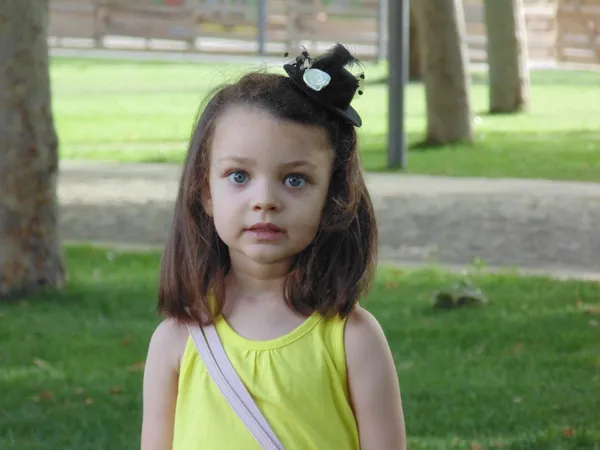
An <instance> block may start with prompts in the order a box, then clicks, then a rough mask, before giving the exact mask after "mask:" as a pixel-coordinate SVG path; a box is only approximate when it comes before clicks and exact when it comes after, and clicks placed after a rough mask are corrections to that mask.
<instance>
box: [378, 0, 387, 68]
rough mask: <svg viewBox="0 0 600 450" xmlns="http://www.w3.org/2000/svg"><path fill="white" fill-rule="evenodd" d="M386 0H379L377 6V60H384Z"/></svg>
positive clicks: (385, 52) (385, 47)
mask: <svg viewBox="0 0 600 450" xmlns="http://www.w3.org/2000/svg"><path fill="white" fill-rule="evenodd" d="M387 25H388V0H379V3H378V8H377V62H381V61H385V58H386V56H387V40H388V36H387V34H388V27H387Z"/></svg>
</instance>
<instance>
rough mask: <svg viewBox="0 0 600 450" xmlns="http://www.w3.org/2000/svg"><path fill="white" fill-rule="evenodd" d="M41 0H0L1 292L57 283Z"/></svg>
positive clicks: (60, 273) (54, 144)
mask: <svg viewBox="0 0 600 450" xmlns="http://www.w3.org/2000/svg"><path fill="white" fill-rule="evenodd" d="M47 21H48V2H47V1H42V0H0V299H7V298H14V297H17V296H20V295H26V294H28V293H31V292H34V291H36V290H37V289H39V288H40V287H42V286H61V285H62V284H63V282H64V278H65V269H64V263H63V259H62V253H61V247H60V242H59V237H58V230H57V228H58V220H57V216H58V204H57V203H58V202H57V194H56V187H57V176H58V139H57V136H56V131H55V128H54V121H53V116H52V107H51V100H50V80H49V68H48V44H47V40H46V39H47V28H48V23H47Z"/></svg>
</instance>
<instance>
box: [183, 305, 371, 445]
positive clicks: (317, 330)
mask: <svg viewBox="0 0 600 450" xmlns="http://www.w3.org/2000/svg"><path fill="white" fill-rule="evenodd" d="M345 323H346V321H345V320H343V319H340V318H339V317H336V318H333V319H330V320H325V319H324V318H322V317H321V316H320V315H318V314H316V313H315V314H313V315H312V316H310V317H309V318H308V319H307V320H305V321H304V322H303V323H302V324H301V325H300V326H299V327H298V328H296V329H295V330H293V331H292V332H290V333H288V334H287V335H284V336H281V337H279V338H276V339H273V340H269V341H251V340H248V339H245V338H243V337H242V336H240V335H239V334H237V333H236V332H235V331H234V330H233V329H232V328H231V327H230V326H229V324H228V323H227V321H226V320H225V319H223V318H222V317H221V318H219V319H218V320H217V321H216V322H215V327H216V329H217V332H218V333H219V337H220V339H221V342H222V343H223V346H224V348H225V351H226V353H227V356H228V357H229V359H230V361H231V364H232V365H233V367H234V369H235V370H236V372H237V373H238V375H239V377H240V379H241V381H242V382H243V383H244V385H245V386H246V388H247V389H248V391H249V392H250V394H251V396H252V397H253V399H254V401H255V402H256V404H257V406H258V408H259V409H260V410H261V412H262V413H263V415H264V416H265V418H266V419H267V421H268V422H269V424H270V425H271V428H272V429H273V431H274V432H275V434H276V435H277V437H278V438H279V440H280V441H281V443H282V445H283V446H284V447H285V449H286V450H294V449H297V450H313V449H314V450H316V449H319V450H321V449H324V450H334V449H335V450H346V449H347V450H352V449H359V448H360V444H359V438H358V428H357V425H356V421H355V418H354V414H353V412H352V409H351V407H350V400H349V393H348V383H347V375H346V357H345V351H344V326H345ZM221 449H223V450H229V449H241V450H253V449H257V450H260V447H259V445H258V443H257V442H256V441H255V440H254V438H253V437H252V435H251V434H250V432H249V431H248V430H247V429H246V427H245V425H244V423H243V422H242V421H241V420H240V419H239V418H238V416H237V415H236V414H235V412H234V411H233V409H232V408H231V406H230V405H229V403H227V400H225V397H223V395H222V394H221V391H219V388H218V387H217V385H216V384H215V383H214V381H213V380H212V378H211V377H210V375H209V373H208V371H207V370H206V367H205V366H204V363H203V361H202V359H201V358H200V355H199V354H198V352H197V350H196V348H195V346H194V343H193V341H192V339H191V338H188V341H187V344H186V347H185V350H184V354H183V359H182V363H181V370H180V374H179V390H178V395H177V405H176V411H175V429H174V438H173V450H221Z"/></svg>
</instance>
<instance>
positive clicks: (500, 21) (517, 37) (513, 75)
mask: <svg viewBox="0 0 600 450" xmlns="http://www.w3.org/2000/svg"><path fill="white" fill-rule="evenodd" d="M484 3H485V23H486V28H487V58H488V64H489V77H490V112H492V113H512V112H518V111H522V110H524V109H526V108H527V103H528V100H529V69H528V67H527V60H528V57H527V30H526V26H525V12H524V9H523V1H522V0H485V2H484Z"/></svg>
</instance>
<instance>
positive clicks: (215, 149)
mask: <svg viewBox="0 0 600 450" xmlns="http://www.w3.org/2000/svg"><path fill="white" fill-rule="evenodd" d="M332 164H333V150H332V149H331V147H330V145H329V143H328V140H327V136H326V133H325V131H324V130H322V129H321V128H319V127H311V126H307V125H302V124H298V123H293V122H284V121H282V120H279V119H277V118H275V117H274V116H272V115H270V114H269V113H267V112H265V111H263V110H261V109H258V108H252V107H249V106H234V107H231V108H229V109H228V110H227V111H226V112H225V113H224V114H223V115H222V116H221V117H220V118H219V120H218V121H217V123H216V126H215V131H214V135H213V141H212V147H211V161H210V177H209V184H210V189H209V196H208V195H207V198H205V199H204V207H205V209H206V211H207V212H208V214H210V215H211V216H212V217H213V219H214V223H215V227H216V230H217V232H218V233H219V236H220V237H221V239H222V240H223V241H224V242H225V244H227V246H228V247H229V253H230V258H231V263H232V268H233V269H236V267H238V268H241V267H243V266H253V265H254V266H255V265H259V266H279V267H281V268H284V267H289V264H290V262H291V259H292V257H293V256H294V255H296V254H297V253H299V252H300V251H302V250H304V249H305V248H306V247H307V246H308V245H309V244H310V243H311V242H312V240H313V239H314V237H315V235H316V233H317V231H318V229H319V223H320V220H321V214H322V210H323V206H324V204H325V200H326V198H327V192H328V189H329V181H330V176H331V169H332ZM248 268H250V267H248ZM273 268H275V267H273Z"/></svg>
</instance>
